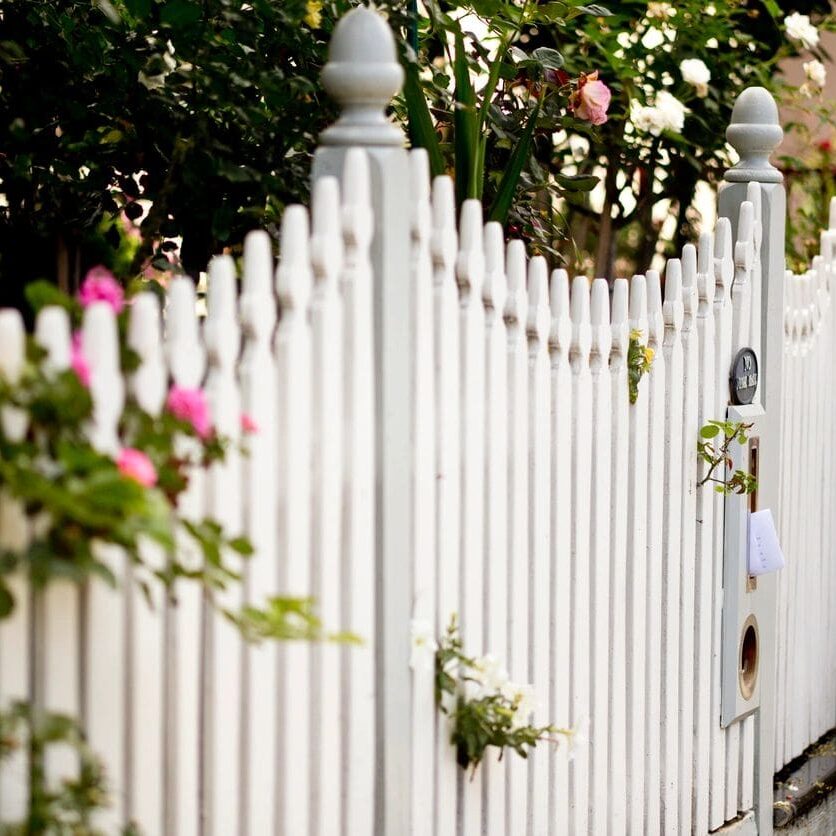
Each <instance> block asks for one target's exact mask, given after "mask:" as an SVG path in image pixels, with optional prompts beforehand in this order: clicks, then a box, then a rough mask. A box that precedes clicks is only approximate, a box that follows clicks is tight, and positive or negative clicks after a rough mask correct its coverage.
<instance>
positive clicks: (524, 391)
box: [505, 240, 529, 836]
mask: <svg viewBox="0 0 836 836" xmlns="http://www.w3.org/2000/svg"><path fill="white" fill-rule="evenodd" d="M505 269H506V275H507V279H508V298H507V301H506V303H505V325H506V329H507V334H508V399H509V412H508V581H507V589H508V671H509V673H510V674H511V678H512V679H513V680H514V681H515V682H525V681H526V679H527V677H528V641H529V636H528V627H529V624H528V596H529V590H528V587H529V575H528V537H529V535H528V504H529V496H528V490H529V483H528V449H529V441H528V432H529V418H528V412H529V392H528V344H527V339H526V311H527V310H528V293H527V288H526V261H525V245H524V244H523V243H522V241H516V240H512V241H510V242H509V243H508V248H507V251H506V261H505ZM507 769H508V796H507V804H506V817H507V824H506V833H507V834H508V836H511V834H514V833H515V832H519V830H520V829H521V826H520V823H521V822H525V823H526V826H527V822H528V767H527V764H526V763H525V762H523V761H522V760H521V759H520V758H516V757H515V758H511V759H510V761H509V763H508V767H507Z"/></svg>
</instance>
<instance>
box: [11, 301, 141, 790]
mask: <svg viewBox="0 0 836 836" xmlns="http://www.w3.org/2000/svg"><path fill="white" fill-rule="evenodd" d="M35 339H36V340H37V342H38V344H39V345H40V346H41V347H42V348H43V349H44V350H45V351H46V352H47V356H46V358H45V360H44V367H45V369H46V370H47V371H49V372H51V373H55V372H62V371H65V370H66V369H68V368H69V365H70V321H69V318H68V316H67V312H66V311H65V310H64V309H63V308H59V307H53V306H49V307H46V308H43V309H42V310H41V311H40V312H39V314H38V316H37V318H36V320H35ZM79 606H80V590H79V587H78V584H75V583H72V582H68V581H60V580H53V581H52V582H51V583H50V584H49V585H48V586H47V587H46V588H45V589H44V590H43V591H42V592H38V591H36V592H35V624H34V628H35V653H36V659H35V660H34V661H35V663H36V669H35V694H34V696H35V701H36V704H39V705H41V706H43V708H44V709H45V710H47V711H54V712H57V713H61V714H67V715H69V716H71V717H79V716H80V714H81V705H80V694H81V688H80V681H79V676H80V646H79V639H80V627H79ZM0 645H2V641H0ZM155 722H157V721H156V720H155ZM44 760H45V764H44V768H45V770H46V776H47V780H48V781H49V782H51V783H52V782H60V781H61V780H63V779H65V778H73V777H75V776H77V774H78V759H77V758H76V756H75V755H74V754H73V753H72V752H68V751H66V749H63V748H62V747H52V751H49V750H48V751H47V752H46V754H45V758H44ZM2 803H3V802H2V799H0V804H2Z"/></svg>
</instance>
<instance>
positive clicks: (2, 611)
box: [0, 581, 15, 618]
mask: <svg viewBox="0 0 836 836" xmlns="http://www.w3.org/2000/svg"><path fill="white" fill-rule="evenodd" d="M14 607H15V599H14V596H13V595H12V592H11V590H10V589H9V587H8V586H6V584H5V583H3V582H2V581H0V618H7V617H8V616H9V615H11V612H12V610H13V609H14Z"/></svg>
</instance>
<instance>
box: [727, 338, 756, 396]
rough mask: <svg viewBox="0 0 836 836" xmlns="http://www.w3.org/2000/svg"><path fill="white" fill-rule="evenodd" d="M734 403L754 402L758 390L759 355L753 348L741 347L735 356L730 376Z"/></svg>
mask: <svg viewBox="0 0 836 836" xmlns="http://www.w3.org/2000/svg"><path fill="white" fill-rule="evenodd" d="M729 385H730V387H731V397H732V403H735V404H745V403H752V401H753V400H754V399H755V392H757V391H758V356H757V354H755V350H754V349H753V348H741V349H740V351H738V352H737V355H736V356H735V358H734V362H733V363H732V367H731V375H730V377H729Z"/></svg>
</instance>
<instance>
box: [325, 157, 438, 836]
mask: <svg viewBox="0 0 836 836" xmlns="http://www.w3.org/2000/svg"><path fill="white" fill-rule="evenodd" d="M342 195H343V218H342V225H343V242H344V247H345V249H344V255H345V258H344V262H343V272H342V276H341V278H340V286H341V289H342V295H343V305H344V326H345V328H344V340H345V368H346V374H345V396H344V397H345V401H344V407H345V428H346V429H345V448H344V453H345V473H346V494H345V496H344V505H343V507H344V513H343V532H344V534H343V540H344V544H345V554H344V563H343V565H344V567H345V574H346V576H347V578H346V582H345V583H344V584H343V592H344V598H343V610H342V626H343V627H344V628H346V629H349V630H352V631H353V632H355V633H356V634H357V635H358V636H361V637H362V638H363V646H362V647H360V648H356V647H347V648H345V649H343V650H342V672H343V673H342V676H343V693H344V695H345V699H344V706H343V717H342V723H343V735H344V740H345V745H344V747H343V775H344V779H345V780H344V782H343V793H344V801H343V805H344V806H343V836H350V834H353V833H358V834H371V833H372V829H373V825H374V821H373V818H374V752H375V748H374V747H375V729H374V709H375V694H374V653H375V649H374V647H375V635H374V633H375V628H374V603H375V572H374V536H375V535H374V439H375V423H374V356H373V351H374V345H373V337H372V334H373V328H372V278H373V277H372V269H371V263H370V260H369V247H370V245H371V240H372V232H373V217H372V210H371V205H370V194H369V166H368V159H367V157H366V155H365V154H364V153H363V152H361V151H356V150H351V151H349V152H348V154H347V156H346V166H345V171H344V172H343V180H342ZM416 292H417V290H416ZM431 356H432V353H431V351H430V357H431ZM430 467H433V465H432V464H430ZM434 475H435V472H434V469H433V477H434ZM428 525H430V526H432V525H433V520H430V521H429V522H428ZM434 597H435V596H434V594H433V598H434Z"/></svg>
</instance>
